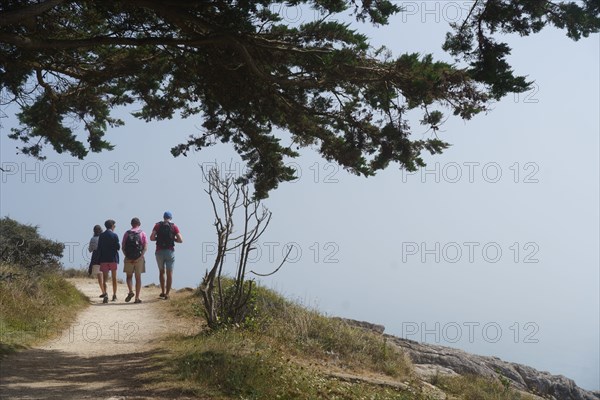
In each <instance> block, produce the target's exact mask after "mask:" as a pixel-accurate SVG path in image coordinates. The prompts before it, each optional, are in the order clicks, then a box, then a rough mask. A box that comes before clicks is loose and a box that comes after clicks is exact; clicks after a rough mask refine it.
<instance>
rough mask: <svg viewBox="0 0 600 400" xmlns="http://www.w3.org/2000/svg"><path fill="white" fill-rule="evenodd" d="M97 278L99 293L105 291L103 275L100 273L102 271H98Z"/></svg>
mask: <svg viewBox="0 0 600 400" xmlns="http://www.w3.org/2000/svg"><path fill="white" fill-rule="evenodd" d="M96 277H97V278H98V285H100V292H101V293H106V289H105V287H104V286H105V285H104V276H103V274H102V272H98V274H97V276H96Z"/></svg>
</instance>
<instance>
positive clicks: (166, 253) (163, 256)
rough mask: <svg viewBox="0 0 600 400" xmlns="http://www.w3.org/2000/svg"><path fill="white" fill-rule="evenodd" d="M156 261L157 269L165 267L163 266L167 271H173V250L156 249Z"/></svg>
mask: <svg viewBox="0 0 600 400" xmlns="http://www.w3.org/2000/svg"><path fill="white" fill-rule="evenodd" d="M156 263H157V264H158V269H159V270H161V271H162V270H163V269H165V267H166V268H167V269H168V270H169V271H173V268H175V250H169V249H163V250H157V251H156Z"/></svg>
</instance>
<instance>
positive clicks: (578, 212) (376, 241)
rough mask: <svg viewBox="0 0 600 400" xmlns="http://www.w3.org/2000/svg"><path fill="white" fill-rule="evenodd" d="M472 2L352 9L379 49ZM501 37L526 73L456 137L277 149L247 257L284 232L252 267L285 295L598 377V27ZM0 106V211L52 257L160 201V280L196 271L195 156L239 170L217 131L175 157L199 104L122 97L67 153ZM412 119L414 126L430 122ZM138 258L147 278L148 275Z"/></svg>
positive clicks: (423, 31)
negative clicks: (114, 125) (384, 17)
mask: <svg viewBox="0 0 600 400" xmlns="http://www.w3.org/2000/svg"><path fill="white" fill-rule="evenodd" d="M470 4H471V3H470V2H429V1H428V2H401V5H403V6H404V7H405V8H406V10H407V11H406V12H405V13H404V14H400V15H398V16H396V17H394V18H393V20H392V21H391V24H390V26H387V27H383V28H379V29H376V28H373V27H372V26H370V25H369V24H365V25H360V24H356V26H357V28H359V29H360V30H361V31H363V32H365V33H367V34H368V35H369V37H370V38H371V39H372V41H373V43H374V44H375V45H381V44H385V45H386V46H388V47H389V48H390V49H391V50H392V51H393V53H394V55H399V54H400V53H402V52H421V53H433V54H434V55H435V56H436V57H437V58H438V59H443V60H447V61H450V58H449V56H448V55H446V54H444V53H443V51H442V50H441V48H440V47H441V44H442V42H443V39H444V34H445V32H446V31H447V29H448V21H450V22H451V21H457V20H459V19H460V17H461V16H462V17H463V18H464V17H466V14H467V12H468V8H469V5H470ZM285 16H286V18H288V19H289V20H291V21H292V22H298V21H308V20H311V19H313V18H314V13H313V12H307V11H306V10H300V9H293V10H287V12H286V14H285ZM508 40H509V43H510V45H511V46H512V47H513V54H512V56H511V57H510V63H511V64H512V65H513V66H514V68H515V70H516V72H517V73H519V74H527V75H529V78H530V79H532V80H535V82H536V83H535V85H534V88H533V89H532V90H531V91H530V92H527V93H523V94H520V95H515V96H508V97H507V98H505V99H503V100H502V101H501V102H499V103H497V104H495V106H494V107H493V110H492V111H491V112H490V113H489V114H488V115H480V116H477V117H476V118H474V119H473V120H472V121H468V122H463V121H460V120H454V119H450V120H449V121H448V122H447V123H446V124H445V126H444V127H443V129H442V132H440V133H439V136H440V138H442V139H444V140H447V141H449V142H450V143H452V144H453V146H452V147H451V148H450V149H448V150H447V151H446V152H445V153H444V154H443V155H441V156H435V157H431V156H427V157H426V159H427V161H428V164H429V165H428V167H427V169H424V170H421V171H419V172H418V173H415V174H409V173H406V172H402V171H400V170H399V169H398V168H396V167H394V166H392V167H390V168H388V170H386V171H385V172H383V173H380V174H379V175H378V176H376V177H373V178H369V179H365V178H361V177H356V176H353V175H349V174H348V173H346V172H345V171H344V170H342V169H341V168H339V167H338V166H336V165H334V164H329V163H327V162H325V161H324V160H322V159H320V158H319V156H318V155H317V153H316V152H315V151H312V150H309V149H307V150H305V151H303V152H302V158H300V159H296V160H290V163H291V164H292V165H293V166H295V167H296V168H297V169H298V175H299V178H298V180H297V181H296V182H294V183H287V184H282V185H281V186H280V188H279V189H277V190H276V191H275V192H273V193H272V194H271V196H270V197H269V198H268V199H267V200H266V201H265V205H266V206H267V207H268V208H269V209H270V210H271V211H272V212H273V220H272V222H271V225H270V227H269V229H268V231H267V232H266V233H265V235H264V236H263V238H262V240H261V243H260V246H259V251H258V252H257V255H256V256H255V260H254V262H253V264H252V269H254V270H256V271H260V272H269V271H271V270H272V269H273V268H275V267H276V266H278V265H279V263H280V261H281V258H282V254H283V253H285V248H286V245H288V244H290V243H293V244H295V246H296V249H297V251H295V252H293V253H292V255H291V261H292V262H289V263H288V264H286V265H285V266H284V267H283V268H282V269H281V271H280V272H279V273H278V274H276V275H274V276H272V277H270V278H268V279H263V280H262V282H263V283H264V284H265V285H267V286H270V287H274V288H275V289H277V290H279V291H280V292H282V293H284V294H286V295H287V296H289V297H290V298H294V299H299V300H301V301H302V302H304V303H305V304H307V305H310V306H316V307H318V308H319V309H320V310H321V311H323V312H325V313H327V314H330V315H338V316H344V317H348V318H355V319H361V320H368V321H371V322H375V323H380V324H383V325H385V326H386V331H387V332H388V333H391V334H394V335H397V336H402V337H406V338H409V339H414V340H419V341H427V342H431V343H439V344H444V345H450V346H454V347H460V348H463V349H465V350H467V351H470V352H474V353H479V354H487V355H495V356H498V357H501V358H503V359H505V360H508V361H514V362H519V363H524V364H527V365H531V366H533V367H536V368H538V369H540V370H547V371H549V372H551V373H553V374H563V375H566V376H568V377H570V378H573V379H575V381H576V382H577V383H578V384H579V385H580V386H582V387H584V388H587V389H600V382H599V381H598V379H599V378H598V376H599V375H600V367H599V353H600V349H599V322H598V321H599V319H598V315H599V313H600V310H599V302H600V298H599V296H600V294H599V292H600V288H599V285H600V277H599V265H600V260H599V241H600V238H599V223H600V213H599V203H600V199H599V177H598V172H599V158H600V156H599V153H600V151H599V133H600V126H599V109H600V104H599V97H600V95H599V93H600V83H599V75H600V61H599V57H600V55H599V48H600V40H599V37H598V35H595V36H594V37H592V38H588V39H585V40H582V41H580V42H573V41H571V40H569V39H568V38H566V36H565V35H564V33H563V32H561V31H558V30H556V29H552V28H551V29H546V30H544V31H543V32H542V33H541V34H538V35H534V36H531V37H528V38H518V37H510V38H508ZM3 111H4V113H5V115H4V118H3V119H1V120H0V121H1V124H2V127H1V129H2V132H1V135H0V145H1V150H0V154H1V163H2V166H3V167H4V168H5V169H6V168H7V167H8V168H11V169H12V170H13V171H14V173H12V174H10V173H9V174H3V175H2V184H1V189H2V190H1V195H0V215H1V216H10V217H11V218H14V219H16V220H18V221H20V222H23V223H30V224H34V225H38V226H39V227H40V232H41V233H42V234H43V235H45V236H46V237H48V238H51V239H55V240H59V241H63V242H66V243H67V251H66V252H65V258H64V262H65V265H67V266H75V267H79V266H84V265H85V266H87V260H88V258H87V257H88V255H87V253H86V247H87V243H88V241H89V238H90V237H91V236H92V227H93V226H94V225H95V224H102V223H103V221H104V220H106V219H108V218H112V219H115V220H116V221H117V229H116V232H117V233H118V234H119V237H122V235H123V233H124V232H125V230H126V229H127V228H128V227H129V221H130V220H131V218H132V217H134V216H137V217H139V218H140V219H141V221H142V228H143V229H145V230H146V231H147V232H149V231H150V230H151V228H152V224H153V223H154V222H156V221H158V220H160V219H161V216H162V213H163V211H165V210H167V209H168V210H171V211H172V212H173V215H174V222H175V223H176V224H177V225H178V226H179V227H180V229H181V232H182V234H183V236H184V239H185V243H184V244H182V245H178V246H177V248H176V267H175V268H176V270H175V273H174V284H175V286H176V287H183V286H190V287H195V286H197V284H198V283H199V282H200V280H201V278H202V275H203V273H204V271H205V270H206V268H207V267H208V266H209V265H210V264H211V263H212V261H213V257H214V255H213V252H212V249H213V248H214V243H215V238H216V235H215V233H214V227H213V226H212V222H213V218H214V217H213V215H212V210H211V208H210V204H209V202H208V198H207V196H206V194H205V193H204V189H205V188H206V183H205V182H204V181H203V179H202V175H201V171H200V167H199V166H200V165H202V164H206V163H210V162H214V161H215V160H217V163H218V164H219V165H220V166H228V167H229V168H230V170H231V172H232V173H234V174H240V173H241V172H242V171H243V168H244V167H243V165H242V164H241V163H240V161H239V158H238V157H237V156H236V155H235V154H234V153H233V151H232V150H231V149H230V148H229V147H227V146H224V145H222V146H216V147H214V148H211V149H210V150H208V151H203V152H201V153H195V154H192V155H190V156H188V157H187V158H176V159H174V158H172V157H171V155H170V152H169V149H170V148H171V147H172V146H174V145H176V144H178V143H180V142H181V141H183V140H184V139H185V138H186V137H187V136H188V135H190V134H193V133H196V132H198V127H199V126H200V124H201V122H200V121H199V120H194V119H188V120H180V119H174V120H171V121H165V122H152V123H144V122H141V121H137V120H135V119H133V118H132V117H130V116H129V115H128V113H129V112H130V111H131V110H119V111H117V114H118V115H120V116H122V117H123V118H125V119H126V126H125V127H121V128H118V129H113V130H110V131H109V132H108V135H107V136H108V139H109V140H110V141H111V142H113V143H114V144H115V145H116V149H115V150H114V151H112V152H109V153H104V154H100V155H92V156H90V157H88V158H87V159H86V160H84V161H80V160H76V159H73V158H70V157H68V156H64V155H63V156H60V155H57V154H55V153H53V152H52V151H51V150H50V149H48V150H47V152H46V155H47V156H48V159H47V160H46V161H44V162H38V161H35V160H34V159H31V158H27V157H25V156H22V155H17V154H15V153H16V151H15V146H16V145H17V143H16V142H13V141H11V140H9V139H7V138H6V135H7V133H8V131H9V129H10V128H11V127H14V126H16V117H15V115H14V112H15V110H14V109H13V108H7V109H5V110H3ZM413 126H414V127H415V133H416V135H415V137H419V136H424V137H427V135H429V133H425V132H424V129H423V132H421V131H420V130H419V129H420V128H419V127H418V123H417V121H416V120H415V121H413ZM282 136H284V137H285V135H284V134H283V135H282ZM235 258H236V255H235V254H231V255H230V256H229V260H230V261H231V262H233V261H235ZM148 261H149V268H147V270H148V272H147V273H146V274H145V275H144V277H143V279H144V283H150V282H155V283H157V282H158V274H157V271H156V268H155V267H154V266H155V261H154V259H153V257H152V256H151V257H150V258H149V259H148ZM121 274H122V273H121ZM142 298H143V293H142Z"/></svg>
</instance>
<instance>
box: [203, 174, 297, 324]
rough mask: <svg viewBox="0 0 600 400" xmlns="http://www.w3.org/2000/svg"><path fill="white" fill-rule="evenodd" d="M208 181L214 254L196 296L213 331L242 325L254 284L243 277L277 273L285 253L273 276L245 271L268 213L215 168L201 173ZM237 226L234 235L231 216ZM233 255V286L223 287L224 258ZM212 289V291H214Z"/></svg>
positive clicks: (243, 186) (269, 214)
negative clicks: (235, 255)
mask: <svg viewBox="0 0 600 400" xmlns="http://www.w3.org/2000/svg"><path fill="white" fill-rule="evenodd" d="M202 172H203V174H204V176H205V178H206V180H207V181H208V189H207V190H205V192H206V193H207V194H208V196H209V197H210V201H211V204H212V208H213V212H214V214H215V223H214V226H215V229H216V232H217V254H216V257H215V261H214V263H213V265H212V268H211V269H210V270H207V271H206V273H205V275H204V278H203V279H202V283H201V284H200V292H201V293H202V299H203V302H204V307H205V317H206V320H207V322H208V326H209V327H211V328H215V327H217V326H219V325H220V324H224V323H225V324H227V323H231V324H236V323H240V322H243V321H244V319H245V318H246V316H247V315H248V312H249V311H250V309H249V307H248V306H249V301H250V299H251V296H252V289H253V284H254V280H252V279H247V274H250V273H252V274H255V275H259V276H268V275H272V274H274V273H275V272H277V271H278V270H279V269H280V268H281V266H282V265H283V264H284V263H285V260H286V259H287V255H289V254H290V251H291V248H290V249H289V251H288V253H287V255H286V257H284V259H283V261H282V263H281V264H280V265H279V267H277V269H275V270H274V271H273V272H271V273H268V274H258V273H256V272H254V271H248V270H247V268H246V267H247V263H248V257H249V255H250V252H252V251H253V250H255V249H256V243H257V242H258V240H259V238H260V237H261V235H262V234H263V233H264V232H265V229H266V228H267V226H268V225H269V222H270V221H271V212H270V211H269V210H268V209H267V208H266V207H265V206H264V205H262V204H261V202H260V201H259V200H256V199H254V198H253V197H252V196H251V195H250V193H249V189H248V186H247V185H244V184H241V183H239V182H237V181H236V179H235V178H234V177H233V176H225V177H223V176H221V174H220V172H219V170H218V168H216V167H214V168H211V169H209V170H208V171H205V170H203V171H202ZM240 213H241V214H242V217H237V219H238V220H239V221H240V222H241V224H240V225H241V227H240V230H239V231H238V232H236V231H235V230H234V216H238V215H239V214H240ZM231 251H236V254H238V257H237V263H236V267H235V273H234V275H233V277H232V278H233V284H232V285H231V286H227V287H224V285H223V280H222V278H223V266H224V264H225V258H226V254H227V253H228V252H231ZM215 289H216V291H215Z"/></svg>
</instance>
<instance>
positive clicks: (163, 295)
mask: <svg viewBox="0 0 600 400" xmlns="http://www.w3.org/2000/svg"><path fill="white" fill-rule="evenodd" d="M165 296H166V294H164V293H161V294H159V295H158V297H163V298H164V297H165Z"/></svg>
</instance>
